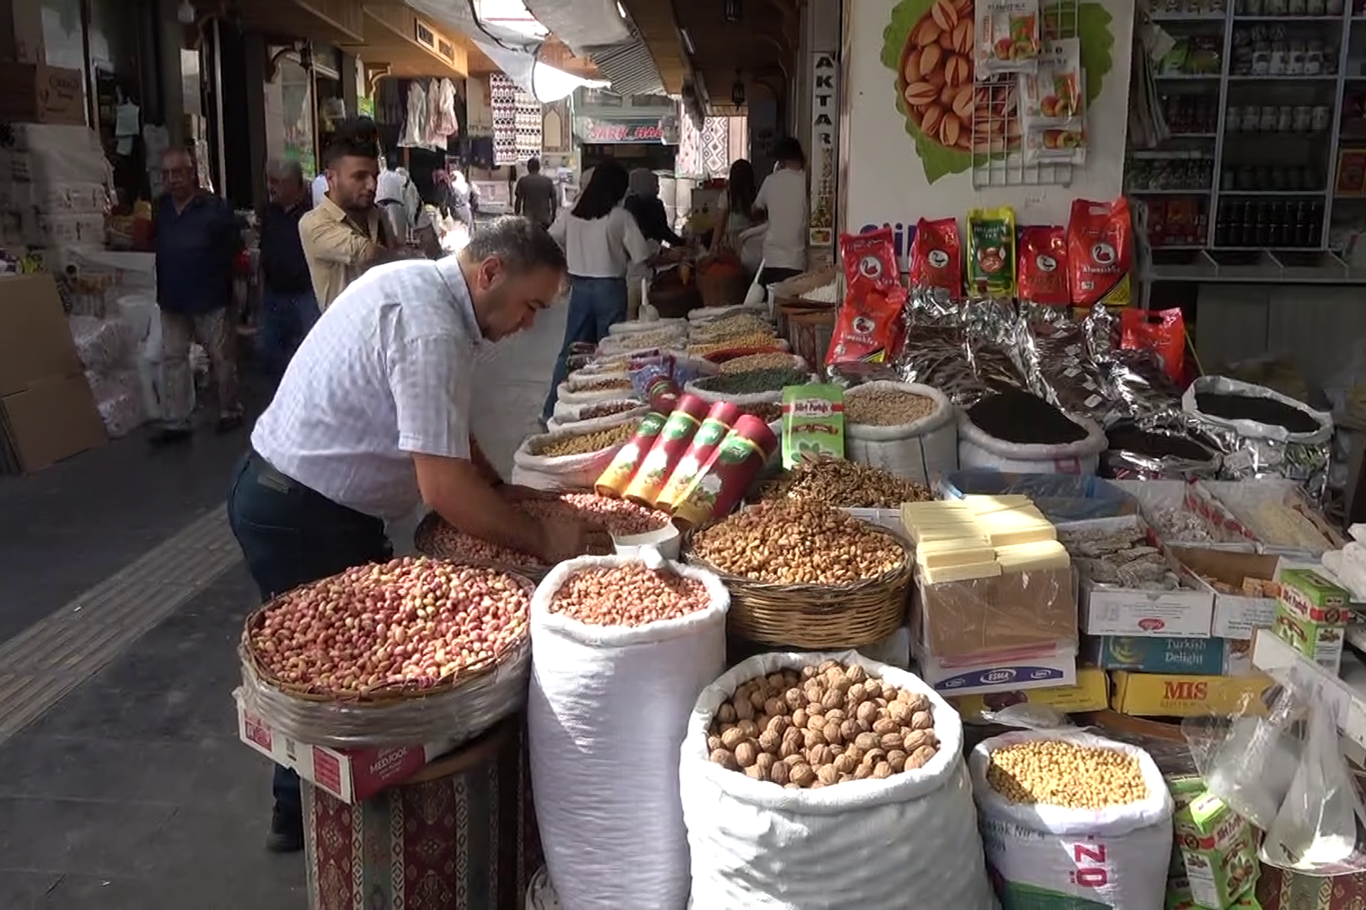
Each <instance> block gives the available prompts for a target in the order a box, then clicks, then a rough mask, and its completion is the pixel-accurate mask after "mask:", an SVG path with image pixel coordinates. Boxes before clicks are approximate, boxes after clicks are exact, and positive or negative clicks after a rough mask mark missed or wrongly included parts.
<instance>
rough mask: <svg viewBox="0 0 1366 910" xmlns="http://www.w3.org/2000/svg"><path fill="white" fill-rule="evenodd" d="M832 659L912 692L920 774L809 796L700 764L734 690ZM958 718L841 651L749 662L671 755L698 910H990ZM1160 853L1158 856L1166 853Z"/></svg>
mask: <svg viewBox="0 0 1366 910" xmlns="http://www.w3.org/2000/svg"><path fill="white" fill-rule="evenodd" d="M825 660H836V661H839V662H840V663H841V664H844V665H850V664H854V663H858V664H861V665H862V666H863V668H864V669H865V670H867V671H868V675H869V676H874V677H878V678H880V679H882V680H885V681H886V682H889V683H891V684H892V685H894V686H897V687H899V688H902V689H908V690H910V691H911V692H916V693H921V694H923V695H925V697H927V698H928V699H929V700H930V701H931V703H932V704H933V705H934V731H935V734H936V735H937V736H938V737H939V741H940V746H939V752H938V753H937V754H936V755H935V756H934V758H932V759H930V761H929V762H928V763H927V764H926V765H925V766H924V767H923V768H920V769H917V770H914V771H906V772H903V773H901V774H894V775H892V776H891V777H889V778H887V779H886V780H876V779H872V778H869V779H867V780H861V781H849V782H847V783H843V784H836V785H834V786H830V787H824V788H822V789H819V790H789V789H785V788H783V787H779V786H778V785H777V784H773V783H768V782H763V781H756V780H751V779H750V778H749V777H746V776H745V775H744V774H740V773H738V772H735V771H730V770H727V769H726V768H723V767H722V766H720V765H718V764H715V763H713V762H712V761H711V759H710V756H709V753H708V750H707V733H708V730H709V729H710V727H711V723H712V718H713V716H714V715H715V713H716V710H717V709H718V708H719V707H720V706H721V704H722V702H724V701H726V700H727V699H728V698H730V697H731V696H732V695H733V694H734V693H735V690H736V689H738V688H739V687H740V686H741V685H742V684H743V683H745V682H747V681H749V680H751V679H754V678H755V677H758V676H763V675H767V674H769V673H773V672H776V671H778V670H782V669H784V668H787V667H791V668H800V667H805V666H808V665H812V664H817V665H818V664H820V663H821V662H822V661H825ZM962 749H963V722H962V719H961V718H959V716H958V712H957V711H955V710H954V709H953V708H952V707H951V706H950V705H949V703H948V702H946V701H944V699H943V698H941V697H940V696H939V695H938V694H937V693H936V692H935V691H934V690H933V689H931V688H930V687H929V686H928V685H926V684H925V683H924V682H923V681H921V679H920V678H919V677H918V676H916V675H914V674H912V673H908V672H906V671H905V670H898V669H897V668H895V667H892V666H888V665H887V664H882V663H878V662H877V661H873V660H869V659H868V658H866V657H863V656H862V655H859V654H856V653H855V652H853V651H845V652H840V653H833V654H811V653H801V654H798V653H773V654H760V655H758V656H756V657H751V658H750V659H749V660H746V661H744V662H743V663H740V664H739V665H737V666H736V667H734V668H733V669H731V670H730V671H729V672H727V673H726V674H725V675H724V676H722V677H721V678H720V679H718V680H717V681H716V682H715V683H713V684H712V685H710V686H708V687H707V688H706V689H705V690H704V691H703V692H702V694H701V695H700V696H699V697H698V699H697V704H696V706H695V707H694V708H693V712H692V717H691V718H690V719H689V720H688V735H687V739H685V740H684V742H683V747H682V749H681V750H680V753H679V757H680V763H679V778H680V783H681V786H682V795H683V820H684V822H685V823H686V824H687V826H688V847H689V849H690V850H691V852H692V898H693V906H695V907H697V908H698V910H701V908H706V910H756V908H773V910H826V908H829V907H832V906H840V907H850V908H854V907H857V908H859V910H907V908H908V907H914V908H915V910H991V908H992V907H993V901H992V895H991V887H990V885H989V884H988V882H987V877H986V869H985V867H984V863H983V859H982V842H981V839H980V837H979V836H978V834H977V817H976V813H975V812H974V811H973V805H972V791H971V788H970V787H969V785H968V772H967V768H966V766H965V764H964V761H963V755H962ZM1168 853H1169V854H1170V850H1169V851H1168Z"/></svg>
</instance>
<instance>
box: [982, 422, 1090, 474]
mask: <svg viewBox="0 0 1366 910" xmlns="http://www.w3.org/2000/svg"><path fill="white" fill-rule="evenodd" d="M1072 420H1074V421H1075V422H1076V423H1078V424H1081V426H1082V429H1084V430H1085V431H1086V437H1085V438H1084V439H1079V440H1077V441H1076V442H1062V443H1021V442H1007V441H1006V440H1004V439H997V438H996V437H995V436H992V435H990V434H988V433H986V432H984V431H983V430H982V428H981V427H979V426H977V425H976V424H975V423H973V422H972V421H971V420H969V419H968V416H967V414H966V413H965V412H963V411H959V412H958V466H959V467H960V468H961V469H963V470H964V471H970V470H974V469H976V470H984V471H1002V472H1004V473H1007V474H1080V475H1082V476H1084V477H1090V476H1092V475H1094V474H1095V473H1096V471H1098V470H1099V469H1100V453H1101V452H1104V451H1105V449H1106V447H1107V446H1108V445H1109V444H1110V443H1109V441H1108V440H1107V439H1106V438H1105V431H1104V430H1102V429H1101V428H1100V425H1099V424H1097V423H1095V422H1094V421H1091V420H1087V419H1086V418H1085V417H1073V418H1072Z"/></svg>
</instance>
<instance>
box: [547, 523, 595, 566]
mask: <svg viewBox="0 0 1366 910" xmlns="http://www.w3.org/2000/svg"><path fill="white" fill-rule="evenodd" d="M541 539H542V544H541V550H540V553H539V554H537V555H539V556H540V557H541V558H542V559H544V560H545V561H546V562H547V563H548V564H550V565H555V564H556V563H561V562H564V561H565V560H566V559H574V558H575V557H577V556H583V555H584V554H586V553H588V552H589V550H590V549H598V550H603V549H609V548H610V547H611V545H612V538H611V536H610V535H608V534H607V532H605V531H599V530H590V529H589V528H588V527H586V526H585V525H581V524H579V523H578V522H572V521H554V522H546V523H545V524H543V525H542V526H541Z"/></svg>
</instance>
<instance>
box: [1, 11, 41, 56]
mask: <svg viewBox="0 0 1366 910" xmlns="http://www.w3.org/2000/svg"><path fill="white" fill-rule="evenodd" d="M46 53H47V46H46V42H45V41H44V40H43V4H41V3H32V2H28V0H10V2H8V3H0V60H16V61H18V62H19V63H43V62H45V61H46Z"/></svg>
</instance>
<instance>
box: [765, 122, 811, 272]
mask: <svg viewBox="0 0 1366 910" xmlns="http://www.w3.org/2000/svg"><path fill="white" fill-rule="evenodd" d="M773 154H774V157H776V158H777V159H778V161H777V166H776V167H775V169H774V171H773V173H772V174H769V175H768V177H767V179H765V180H764V185H763V186H762V187H760V188H759V195H758V196H756V197H755V199H754V217H755V218H756V220H757V219H761V218H763V217H767V219H768V233H767V234H766V235H765V236H764V268H763V271H762V272H760V273H759V283H760V284H761V285H763V286H764V287H765V288H767V287H768V286H769V285H771V284H775V283H777V282H779V281H786V280H787V279H789V278H792V277H793V276H795V275H800V274H801V273H802V272H804V271H806V229H807V206H808V199H807V192H806V155H805V154H804V153H803V152H802V146H801V143H800V142H798V141H797V140H796V139H793V138H792V137H791V136H785V137H783V138H782V139H779V140H778V142H777V144H776V145H775V146H774V147H773Z"/></svg>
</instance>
